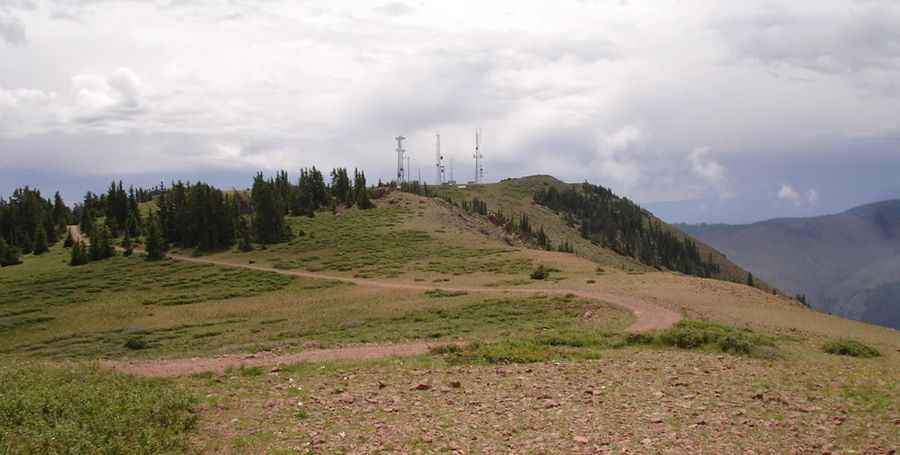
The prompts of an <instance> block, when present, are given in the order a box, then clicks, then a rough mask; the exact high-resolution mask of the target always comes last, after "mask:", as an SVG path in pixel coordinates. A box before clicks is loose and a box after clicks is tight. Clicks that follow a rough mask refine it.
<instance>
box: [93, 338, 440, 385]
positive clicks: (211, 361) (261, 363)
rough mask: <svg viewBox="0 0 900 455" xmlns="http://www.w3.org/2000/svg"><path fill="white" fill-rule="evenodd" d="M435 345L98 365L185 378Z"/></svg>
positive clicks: (400, 353) (417, 352) (405, 352)
mask: <svg viewBox="0 0 900 455" xmlns="http://www.w3.org/2000/svg"><path fill="white" fill-rule="evenodd" d="M433 346H435V343H426V342H412V343H402V344H401V343H397V344H383V345H362V346H348V347H342V348H337V349H312V350H309V351H303V352H298V353H294V354H275V353H271V352H261V353H257V354H227V355H222V356H218V357H196V358H190V359H177V360H142V361H102V362H101V365H103V366H105V367H107V368H110V369H113V370H116V371H120V372H123V373H129V374H135V375H139V376H151V377H166V376H185V375H191V374H197V373H204V372H223V371H225V370H227V369H229V368H241V367H244V368H253V367H277V366H278V365H288V364H295V363H300V362H324V361H335V360H371V359H379V358H384V357H398V356H412V355H420V354H424V353H426V352H428V350H429V349H431V347H433Z"/></svg>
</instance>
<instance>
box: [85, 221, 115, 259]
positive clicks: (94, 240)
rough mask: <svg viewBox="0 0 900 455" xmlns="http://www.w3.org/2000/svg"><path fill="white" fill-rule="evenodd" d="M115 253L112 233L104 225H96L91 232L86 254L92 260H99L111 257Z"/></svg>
mask: <svg viewBox="0 0 900 455" xmlns="http://www.w3.org/2000/svg"><path fill="white" fill-rule="evenodd" d="M115 254H116V250H115V248H114V247H113V244H112V233H111V232H110V229H109V228H108V227H107V226H106V225H102V226H98V227H97V228H95V229H94V232H92V233H91V244H90V246H89V247H88V255H89V256H90V259H91V260H92V261H100V260H103V259H107V258H111V257H113V256H114V255H115Z"/></svg>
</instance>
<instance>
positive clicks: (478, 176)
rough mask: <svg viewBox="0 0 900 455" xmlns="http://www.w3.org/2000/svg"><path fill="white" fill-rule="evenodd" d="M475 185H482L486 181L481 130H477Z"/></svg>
mask: <svg viewBox="0 0 900 455" xmlns="http://www.w3.org/2000/svg"><path fill="white" fill-rule="evenodd" d="M474 158H475V179H474V182H475V183H481V181H482V180H483V179H484V163H483V162H482V160H484V155H482V154H481V130H480V129H478V130H475V155H474Z"/></svg>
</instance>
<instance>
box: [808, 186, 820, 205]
mask: <svg viewBox="0 0 900 455" xmlns="http://www.w3.org/2000/svg"><path fill="white" fill-rule="evenodd" d="M806 202H807V203H808V204H809V205H816V204H818V203H819V192H818V191H816V190H815V189H813V188H810V189H809V191H807V192H806Z"/></svg>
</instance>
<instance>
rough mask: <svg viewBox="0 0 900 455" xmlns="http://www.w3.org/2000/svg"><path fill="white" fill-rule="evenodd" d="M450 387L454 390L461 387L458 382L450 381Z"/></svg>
mask: <svg viewBox="0 0 900 455" xmlns="http://www.w3.org/2000/svg"><path fill="white" fill-rule="evenodd" d="M450 387H453V388H454V389H458V388H460V387H462V383H461V382H459V381H450Z"/></svg>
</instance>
